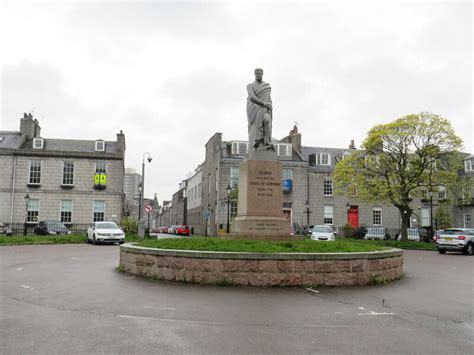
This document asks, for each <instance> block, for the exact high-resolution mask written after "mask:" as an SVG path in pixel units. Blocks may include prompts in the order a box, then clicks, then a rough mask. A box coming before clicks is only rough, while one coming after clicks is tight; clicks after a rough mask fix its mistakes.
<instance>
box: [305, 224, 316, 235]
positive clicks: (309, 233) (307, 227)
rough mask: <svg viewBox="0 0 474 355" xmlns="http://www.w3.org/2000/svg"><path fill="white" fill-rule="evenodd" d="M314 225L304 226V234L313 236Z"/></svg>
mask: <svg viewBox="0 0 474 355" xmlns="http://www.w3.org/2000/svg"><path fill="white" fill-rule="evenodd" d="M313 228H314V225H307V226H305V227H304V235H307V236H308V237H311V232H312V231H313Z"/></svg>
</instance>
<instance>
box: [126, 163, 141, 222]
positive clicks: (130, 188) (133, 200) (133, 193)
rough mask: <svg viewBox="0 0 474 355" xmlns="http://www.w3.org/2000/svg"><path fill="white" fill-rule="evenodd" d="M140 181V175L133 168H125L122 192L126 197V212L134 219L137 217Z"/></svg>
mask: <svg viewBox="0 0 474 355" xmlns="http://www.w3.org/2000/svg"><path fill="white" fill-rule="evenodd" d="M141 181H142V176H141V175H140V174H137V172H136V171H135V170H134V169H131V168H125V176H124V183H123V192H124V194H125V199H126V214H127V215H128V216H130V217H133V218H135V219H138V209H139V205H140V193H141V192H140V184H141Z"/></svg>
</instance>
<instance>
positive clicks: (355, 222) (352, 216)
mask: <svg viewBox="0 0 474 355" xmlns="http://www.w3.org/2000/svg"><path fill="white" fill-rule="evenodd" d="M347 223H349V224H350V225H351V226H352V228H357V227H359V206H351V207H350V208H349V210H348V211H347Z"/></svg>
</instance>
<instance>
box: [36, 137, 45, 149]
mask: <svg viewBox="0 0 474 355" xmlns="http://www.w3.org/2000/svg"><path fill="white" fill-rule="evenodd" d="M43 147H44V139H43V138H33V149H43Z"/></svg>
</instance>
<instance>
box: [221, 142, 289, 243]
mask: <svg viewBox="0 0 474 355" xmlns="http://www.w3.org/2000/svg"><path fill="white" fill-rule="evenodd" d="M281 170H282V168H281V162H279V161H278V160H277V156H276V153H275V152H258V151H254V152H250V153H249V155H248V156H247V159H245V160H244V161H243V162H242V163H241V164H240V167H239V175H240V177H239V203H238V210H237V217H236V218H235V219H234V221H233V222H232V227H231V233H230V235H228V236H223V237H224V238H226V237H228V238H230V239H262V240H287V239H295V238H294V237H292V236H290V222H289V221H288V220H287V219H286V218H285V217H284V216H283V212H282V207H283V202H282V200H283V192H282V187H281V181H282V172H281Z"/></svg>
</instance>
